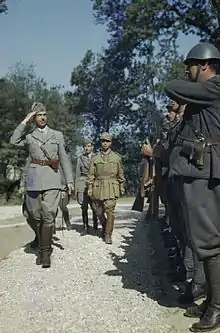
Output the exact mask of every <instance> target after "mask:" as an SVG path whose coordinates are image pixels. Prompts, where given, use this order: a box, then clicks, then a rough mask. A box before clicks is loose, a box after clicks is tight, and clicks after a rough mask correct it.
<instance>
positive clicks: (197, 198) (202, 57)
mask: <svg viewBox="0 0 220 333" xmlns="http://www.w3.org/2000/svg"><path fill="white" fill-rule="evenodd" d="M185 64H186V66H187V68H186V73H187V75H188V78H189V81H186V80H173V81H171V82H169V83H168V84H167V85H166V88H165V91H166V93H167V95H168V96H169V97H170V98H172V99H174V100H176V101H177V102H178V103H179V104H187V106H186V109H185V112H184V116H183V121H182V124H181V126H180V128H179V131H178V133H177V135H176V139H175V142H174V145H173V149H172V152H171V155H170V170H169V177H174V176H175V177H176V178H177V179H178V181H179V184H180V186H179V191H180V193H181V200H182V202H181V203H182V205H183V208H184V209H183V213H184V214H185V215H186V216H185V221H186V236H187V241H188V243H189V245H190V246H191V248H192V249H193V250H194V251H195V253H196V254H197V256H198V258H199V259H200V260H202V261H203V265H204V271H205V275H206V284H207V298H206V300H205V302H203V303H202V304H201V305H199V306H196V307H191V308H190V309H188V311H187V313H186V315H191V316H195V317H198V318H200V321H199V322H198V323H195V324H193V325H192V327H191V331H192V332H201V331H202V332H206V331H211V330H213V329H215V328H217V327H219V326H220V279H219V277H220V223H219V202H220V166H219V156H220V112H219V109H220V76H219V75H217V71H218V70H219V64H220V52H219V51H218V50H217V48H216V47H215V46H213V45H211V44H208V43H200V44H198V45H196V46H194V47H193V48H192V49H191V50H190V52H189V53H188V55H187V57H186V60H185ZM190 81H191V82H190Z"/></svg>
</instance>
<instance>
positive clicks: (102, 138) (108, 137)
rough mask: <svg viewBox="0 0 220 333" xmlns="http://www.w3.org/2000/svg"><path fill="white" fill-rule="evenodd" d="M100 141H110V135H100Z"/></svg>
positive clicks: (105, 133) (106, 133)
mask: <svg viewBox="0 0 220 333" xmlns="http://www.w3.org/2000/svg"><path fill="white" fill-rule="evenodd" d="M100 140H108V141H112V134H111V133H108V132H104V133H102V134H101V136H100Z"/></svg>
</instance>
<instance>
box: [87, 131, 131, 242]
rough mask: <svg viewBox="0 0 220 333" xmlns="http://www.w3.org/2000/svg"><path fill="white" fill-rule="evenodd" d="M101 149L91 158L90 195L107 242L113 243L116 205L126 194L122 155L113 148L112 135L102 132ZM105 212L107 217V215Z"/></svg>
mask: <svg viewBox="0 0 220 333" xmlns="http://www.w3.org/2000/svg"><path fill="white" fill-rule="evenodd" d="M100 139H101V151H100V153H98V154H97V155H96V156H94V157H93V158H92V160H91V164H90V167H89V173H88V178H87V184H88V195H89V196H90V197H91V198H92V200H94V203H95V207H96V213H97V215H98V218H99V220H100V223H101V224H102V236H103V238H105V242H106V244H112V232H113V227H114V219H115V216H114V214H115V206H116V202H117V199H118V198H119V197H120V195H123V194H124V192H125V191H124V183H125V178H124V172H123V168H122V163H121V158H120V156H119V155H118V154H117V153H115V152H113V151H112V149H111V145H112V135H111V134H110V133H106V132H104V133H102V134H101V137H100ZM105 213H106V215H107V218H106V217H105Z"/></svg>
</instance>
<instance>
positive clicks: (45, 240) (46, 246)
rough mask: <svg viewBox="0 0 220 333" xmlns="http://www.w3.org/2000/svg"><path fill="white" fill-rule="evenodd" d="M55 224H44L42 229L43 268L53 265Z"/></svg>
mask: <svg viewBox="0 0 220 333" xmlns="http://www.w3.org/2000/svg"><path fill="white" fill-rule="evenodd" d="M52 235H53V226H47V225H45V224H43V225H42V229H41V264H42V267H43V268H49V267H50V265H51V260H50V256H51V253H52V247H51V245H52Z"/></svg>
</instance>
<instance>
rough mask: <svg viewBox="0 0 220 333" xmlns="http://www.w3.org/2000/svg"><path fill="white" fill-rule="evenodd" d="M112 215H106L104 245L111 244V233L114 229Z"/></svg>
mask: <svg viewBox="0 0 220 333" xmlns="http://www.w3.org/2000/svg"><path fill="white" fill-rule="evenodd" d="M114 220H115V217H114V214H112V213H108V214H107V222H106V230H105V243H106V244H112V232H113V228H114Z"/></svg>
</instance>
